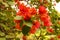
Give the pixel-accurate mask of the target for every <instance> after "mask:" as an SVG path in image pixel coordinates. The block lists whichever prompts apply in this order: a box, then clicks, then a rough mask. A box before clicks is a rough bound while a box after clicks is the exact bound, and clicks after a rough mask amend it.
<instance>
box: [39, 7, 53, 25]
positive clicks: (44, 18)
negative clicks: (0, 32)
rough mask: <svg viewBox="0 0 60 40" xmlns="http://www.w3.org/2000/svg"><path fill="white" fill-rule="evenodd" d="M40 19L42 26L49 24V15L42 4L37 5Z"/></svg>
mask: <svg viewBox="0 0 60 40" xmlns="http://www.w3.org/2000/svg"><path fill="white" fill-rule="evenodd" d="M39 14H40V19H41V20H42V21H43V23H44V26H51V25H52V23H51V21H50V16H49V15H48V12H47V10H46V8H45V7H44V6H40V7H39Z"/></svg>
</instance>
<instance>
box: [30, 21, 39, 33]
mask: <svg viewBox="0 0 60 40" xmlns="http://www.w3.org/2000/svg"><path fill="white" fill-rule="evenodd" d="M39 27H40V22H39V21H37V20H36V21H34V22H33V26H32V28H31V30H30V33H32V34H34V33H35V32H36V30H37V29H38V28H39Z"/></svg>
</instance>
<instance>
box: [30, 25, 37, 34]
mask: <svg viewBox="0 0 60 40" xmlns="http://www.w3.org/2000/svg"><path fill="white" fill-rule="evenodd" d="M35 32H36V28H35V26H32V28H31V30H30V33H32V34H34V33H35Z"/></svg>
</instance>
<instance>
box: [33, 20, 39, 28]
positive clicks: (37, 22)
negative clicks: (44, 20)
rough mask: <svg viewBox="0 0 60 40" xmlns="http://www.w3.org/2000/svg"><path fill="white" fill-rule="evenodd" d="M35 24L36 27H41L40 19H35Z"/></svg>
mask: <svg viewBox="0 0 60 40" xmlns="http://www.w3.org/2000/svg"><path fill="white" fill-rule="evenodd" d="M33 25H34V26H35V28H36V29H38V28H39V27H40V22H39V21H37V20H36V21H34V23H33Z"/></svg>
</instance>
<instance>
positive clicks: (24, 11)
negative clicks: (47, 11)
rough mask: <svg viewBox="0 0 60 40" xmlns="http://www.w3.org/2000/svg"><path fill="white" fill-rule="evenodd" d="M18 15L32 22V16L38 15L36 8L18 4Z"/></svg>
mask: <svg viewBox="0 0 60 40" xmlns="http://www.w3.org/2000/svg"><path fill="white" fill-rule="evenodd" d="M18 9H19V11H18V12H17V15H20V16H23V18H24V20H30V18H31V16H32V15H34V14H36V9H35V8H30V7H26V5H24V4H23V3H18Z"/></svg>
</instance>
